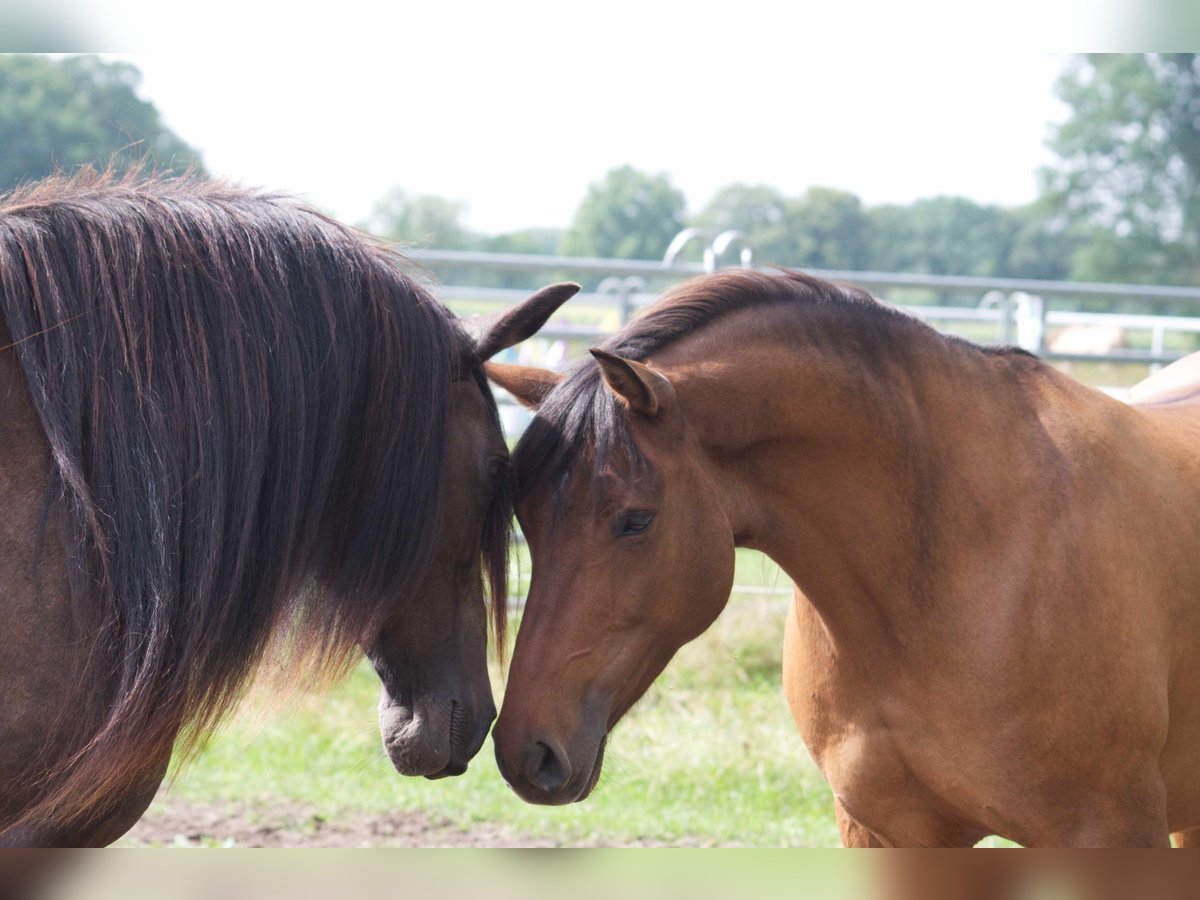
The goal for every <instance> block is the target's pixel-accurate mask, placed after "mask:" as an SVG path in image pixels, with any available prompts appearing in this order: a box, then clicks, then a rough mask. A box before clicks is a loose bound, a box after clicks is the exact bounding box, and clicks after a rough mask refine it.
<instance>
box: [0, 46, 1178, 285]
mask: <svg viewBox="0 0 1200 900" xmlns="http://www.w3.org/2000/svg"><path fill="white" fill-rule="evenodd" d="M139 79H140V75H139V73H138V71H137V69H136V68H135V67H133V66H131V65H129V64H128V63H106V62H103V61H101V60H99V59H97V58H95V57H67V58H64V59H60V60H51V59H48V58H46V57H37V56H15V55H13V56H0V146H2V147H4V148H5V153H4V154H3V155H2V156H0V190H3V189H7V188H8V187H10V186H12V185H14V184H16V183H19V182H21V181H25V180H29V179H33V178H38V177H41V176H43V175H45V174H48V173H49V172H50V171H53V170H54V169H55V168H64V169H70V168H73V167H74V166H76V165H78V164H80V163H85V162H97V163H99V164H102V165H104V164H109V163H112V164H115V165H118V166H120V165H127V164H130V163H132V162H135V161H139V160H143V161H148V162H149V163H150V164H152V165H156V166H157V167H159V168H167V169H174V170H180V169H183V168H187V167H191V168H193V169H197V170H200V171H203V168H202V164H201V162H200V156H199V154H198V153H197V152H196V151H195V150H193V149H192V148H191V147H189V146H187V144H186V143H184V142H183V141H182V140H180V139H179V138H178V137H177V136H176V135H174V134H172V133H171V132H170V131H169V130H168V129H166V128H165V127H164V126H163V124H162V122H161V119H160V117H159V114H158V112H157V110H156V109H155V108H154V106H153V105H152V104H150V103H148V102H146V101H144V100H141V99H140V98H138V96H137V93H136V89H137V86H138V83H139ZM1056 90H1057V92H1058V95H1059V96H1060V97H1061V98H1062V100H1063V101H1064V102H1065V104H1066V105H1067V107H1068V109H1069V110H1070V114H1069V116H1068V118H1067V119H1066V121H1064V122H1063V123H1062V124H1061V125H1058V126H1056V127H1054V128H1053V130H1052V134H1051V137H1050V147H1051V149H1052V150H1053V151H1054V153H1055V155H1056V157H1057V159H1056V161H1055V162H1054V163H1053V164H1052V165H1049V166H1047V167H1046V168H1045V169H1043V170H1042V171H1041V172H1040V173H1039V180H1040V196H1039V197H1038V199H1037V200H1036V201H1035V202H1034V203H1031V204H1028V205H1025V206H1020V207H1004V206H997V205H990V204H980V203H977V202H975V201H973V200H970V199H967V198H964V197H949V196H943V197H932V198H927V199H922V200H917V201H915V202H913V203H910V204H906V205H896V204H887V205H879V206H867V205H865V204H863V202H862V201H861V200H860V199H859V198H858V197H857V196H856V195H854V194H853V193H850V192H847V191H843V190H836V189H833V188H826V187H814V188H811V189H809V190H808V191H806V192H804V193H803V194H801V195H798V196H788V195H785V194H784V193H783V192H781V191H779V190H778V189H777V188H774V187H772V186H770V185H762V184H753V183H736V184H730V185H728V186H726V187H723V188H721V189H720V190H719V191H717V192H716V194H715V195H714V196H713V197H712V198H711V199H710V200H709V201H708V203H706V204H705V206H704V207H703V208H701V209H699V210H696V211H691V210H689V209H688V208H687V204H686V200H685V198H684V195H683V193H682V192H681V191H680V190H679V189H678V188H677V187H676V186H675V185H673V184H672V183H671V180H670V177H669V176H668V175H666V174H661V173H651V172H642V171H639V170H637V169H635V168H633V167H631V166H621V167H618V168H615V169H612V170H611V171H609V172H607V173H605V174H604V175H603V176H602V177H601V178H599V179H598V180H597V181H595V182H594V183H593V184H591V185H590V187H589V188H588V191H587V193H586V195H585V197H584V198H583V200H582V202H581V203H580V205H579V207H578V209H577V210H576V213H575V215H574V217H573V219H572V221H571V223H570V224H569V225H568V226H567V227H565V228H561V229H560V228H528V229H523V230H519V231H514V232H509V233H504V234H481V233H476V232H472V231H471V230H470V229H468V228H467V227H466V226H465V225H464V224H463V220H464V217H465V213H466V207H465V204H463V203H461V202H458V201H455V200H450V199H447V198H444V197H439V196H433V195H428V194H418V193H412V192H409V191H406V190H404V189H402V188H394V189H393V190H391V191H390V192H388V193H387V194H386V195H385V196H383V197H382V198H381V199H380V201H379V203H378V204H377V206H376V207H375V209H374V212H373V213H372V215H371V216H370V218H369V220H368V221H367V222H365V223H362V224H363V225H364V226H365V227H367V228H369V229H370V230H372V231H375V232H376V233H379V234H381V235H384V236H386V237H390V238H395V239H399V240H404V241H408V242H411V243H415V244H417V245H423V246H431V247H439V248H446V249H464V250H466V249H471V250H487V251H497V252H510V253H540V254H555V253H559V254H564V255H572V256H602V257H616V258H626V259H658V258H661V257H662V255H663V252H664V251H665V250H666V247H667V245H668V243H669V242H670V241H671V239H672V238H673V237H674V236H675V235H676V234H677V233H678V232H679V231H680V230H681V229H682V228H684V227H687V226H697V227H701V228H704V229H707V230H708V231H709V232H710V233H716V232H719V231H723V230H726V229H737V230H739V231H742V232H744V233H745V234H746V235H747V239H748V242H749V243H750V245H751V246H752V247H753V248H754V252H755V259H756V260H757V261H760V262H774V263H778V264H780V265H789V266H797V267H802V268H813V269H842V270H876V271H893V272H911V273H920V274H936V275H942V274H947V275H979V276H998V277H1017V278H1045V279H1070V280H1085V281H1123V282H1140V283H1157V284H1198V283H1200V60H1198V58H1197V55H1196V54H1144V55H1142V54H1137V55H1082V56H1077V57H1073V58H1071V59H1070V61H1069V62H1068V63H1067V65H1066V67H1065V69H1064V71H1063V73H1062V75H1061V76H1060V78H1059V80H1058V83H1057V85H1056ZM455 274H456V276H461V278H462V279H463V280H466V281H470V280H476V281H480V282H482V283H496V284H505V283H508V282H509V281H512V280H513V279H514V278H515V279H518V280H519V279H520V278H521V276H520V273H508V274H506V273H479V272H476V273H472V272H469V271H465V270H464V271H463V272H461V273H457V272H456V273H455ZM456 280H457V279H456Z"/></svg>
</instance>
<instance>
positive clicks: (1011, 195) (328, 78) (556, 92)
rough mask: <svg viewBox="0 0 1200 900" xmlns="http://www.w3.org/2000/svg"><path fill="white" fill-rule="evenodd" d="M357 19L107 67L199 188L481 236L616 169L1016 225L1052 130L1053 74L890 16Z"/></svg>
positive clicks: (747, 4) (524, 14) (790, 9)
mask: <svg viewBox="0 0 1200 900" xmlns="http://www.w3.org/2000/svg"><path fill="white" fill-rule="evenodd" d="M358 5H359V4H357V2H349V3H347V4H346V5H344V6H340V7H329V8H328V15H329V18H328V19H326V18H323V17H321V16H315V17H314V16H309V17H307V18H306V19H297V20H296V21H294V22H289V21H288V20H287V19H286V18H281V19H280V20H279V22H281V23H282V26H281V27H282V31H280V33H279V35H278V37H277V39H276V40H274V41H272V42H270V43H269V44H261V45H257V44H248V43H246V42H243V43H242V44H241V45H237V44H231V45H222V44H221V42H220V41H219V40H218V39H216V38H213V39H211V40H210V39H209V38H208V36H209V35H215V34H216V33H217V31H215V30H214V29H217V30H219V29H224V30H225V31H232V30H234V29H235V28H236V24H235V23H236V21H237V20H236V19H229V18H225V19H220V18H219V17H218V19H216V20H214V19H213V18H211V16H210V17H206V18H204V19H197V20H196V21H195V22H192V23H185V24H183V25H182V28H183V32H184V33H188V31H189V29H190V30H192V31H194V35H193V37H194V38H195V39H194V40H192V41H191V42H187V41H185V42H184V46H183V47H180V46H175V45H173V46H172V48H171V49H170V50H158V49H153V48H154V47H155V46H157V44H156V43H155V42H149V43H147V42H145V41H142V42H141V45H142V46H145V47H148V48H149V49H147V50H146V51H145V52H130V53H124V54H120V55H121V57H122V58H127V59H130V60H132V61H133V62H135V63H137V64H138V65H139V66H140V68H141V69H142V71H143V73H144V85H143V87H144V90H143V93H144V95H145V96H146V97H148V98H149V99H151V100H153V101H154V103H155V104H156V105H157V106H158V107H159V109H160V111H161V112H162V114H163V116H164V117H165V119H166V121H167V123H168V124H169V125H170V126H171V127H172V128H174V129H175V130H176V131H177V132H178V133H179V134H180V135H181V136H182V137H183V138H184V139H185V140H187V141H188V142H190V143H191V144H193V145H194V146H197V147H199V148H200V149H201V150H202V151H203V153H204V159H205V161H206V163H207V165H208V166H209V168H210V169H211V170H213V171H215V172H217V173H219V174H223V175H227V176H230V177H233V178H235V179H238V180H240V181H243V182H246V183H250V184H258V185H262V186H265V187H271V188H283V189H287V190H290V191H294V192H297V193H300V194H302V195H304V196H306V197H307V198H308V199H310V200H312V201H313V202H315V203H317V204H319V205H321V206H323V207H325V208H327V209H329V210H331V211H332V212H334V213H335V214H336V215H338V216H340V217H342V218H344V219H347V220H350V221H358V220H360V219H362V218H364V217H365V216H366V215H367V213H368V212H369V210H370V208H371V206H372V204H373V203H374V202H375V200H376V199H378V198H379V197H380V196H381V195H382V194H383V193H384V191H386V190H387V189H388V188H389V187H391V186H393V185H398V186H401V187H403V188H405V189H407V190H410V191H414V192H430V193H437V194H441V195H444V196H447V197H451V198H455V199H459V200H463V201H465V202H466V203H467V204H468V207H469V209H468V214H467V220H468V224H469V225H470V226H471V227H473V228H476V229H479V230H482V231H487V232H496V231H503V230H512V229H516V228H521V227H525V226H535V225H566V224H567V223H568V222H569V220H570V217H571V215H572V213H573V212H574V210H575V208H576V207H577V206H578V204H579V202H580V200H581V199H582V197H583V195H584V193H585V191H586V189H587V185H588V183H589V182H591V181H593V180H595V179H597V178H599V177H600V176H601V175H602V174H603V173H604V172H605V171H606V170H607V169H609V168H611V167H613V166H616V165H620V164H623V163H631V164H633V165H635V166H637V167H639V168H642V169H646V170H649V171H652V172H660V171H661V172H666V173H668V174H669V175H670V177H671V179H672V180H673V181H674V182H675V184H677V185H678V186H679V187H680V188H682V189H683V191H684V192H685V194H686V195H687V198H688V202H689V204H690V206H691V208H692V209H698V208H699V207H701V206H703V204H704V203H705V202H706V201H707V200H708V199H709V197H710V196H711V195H712V193H713V191H714V190H715V189H717V188H718V187H720V186H722V185H725V184H728V183H730V182H734V181H743V182H750V183H767V184H772V185H776V186H777V187H779V188H781V189H782V190H783V191H785V192H786V193H800V192H802V191H804V190H805V189H806V188H808V187H810V186H813V185H823V186H831V187H837V188H843V189H846V190H850V191H853V192H855V193H857V194H858V195H859V196H860V197H862V198H863V200H864V201H866V202H867V203H871V204H874V203H881V202H901V203H903V202H908V201H911V200H913V199H916V198H918V197H924V196H932V195H937V194H960V195H964V196H967V197H971V198H973V199H975V200H978V201H983V202H996V203H1003V204H1017V203H1022V202H1025V201H1028V200H1031V199H1033V197H1034V196H1035V194H1036V181H1035V174H1034V173H1035V170H1036V169H1037V167H1038V166H1039V165H1041V164H1043V163H1044V162H1046V161H1047V160H1048V159H1049V158H1050V155H1049V153H1048V151H1047V150H1046V148H1045V138H1046V134H1047V124H1048V123H1049V122H1050V121H1052V120H1058V119H1061V118H1062V117H1063V115H1064V112H1063V109H1062V107H1061V105H1060V104H1059V103H1058V102H1057V101H1056V100H1055V98H1054V96H1053V91H1052V86H1053V82H1054V79H1055V77H1056V75H1057V74H1058V72H1059V71H1060V70H1061V68H1062V63H1063V60H1062V57H1061V56H1055V55H1052V54H1051V53H1049V52H1047V50H1046V49H1045V48H1044V47H1036V46H1035V47H1034V48H1032V49H1028V48H1029V42H1025V44H1024V46H1025V47H1026V48H1027V49H1021V50H1018V51H1013V50H1002V49H996V48H995V46H996V45H995V44H991V45H984V49H973V48H972V49H963V41H961V40H959V41H952V40H949V39H948V37H949V36H952V34H953V30H954V28H955V27H957V26H958V25H959V24H961V23H957V22H956V21H954V20H952V19H951V20H945V19H943V20H942V21H941V26H942V27H943V28H947V29H949V31H948V32H947V33H946V34H947V39H945V40H943V39H942V38H941V37H939V35H938V34H937V33H933V34H930V33H925V32H923V31H922V32H921V33H920V34H917V35H914V34H912V32H913V27H912V23H911V22H908V23H905V22H901V21H899V20H897V18H896V17H897V16H898V15H900V13H898V12H897V11H896V10H895V8H894V7H898V6H902V4H893V5H892V7H888V6H884V5H876V7H874V8H875V9H876V10H877V11H878V12H879V15H870V14H867V13H869V12H870V9H871V8H872V7H871V5H870V4H867V6H865V7H864V6H862V5H861V4H860V5H859V6H858V7H851V9H857V10H858V11H859V12H860V13H863V14H862V15H861V17H860V18H857V19H849V20H845V21H840V22H839V23H838V24H839V25H840V27H841V31H840V32H839V35H840V39H839V40H838V41H837V42H836V43H831V42H830V40H827V39H826V36H827V35H828V34H830V33H831V32H829V30H828V28H826V27H825V26H826V25H828V23H825V24H823V23H822V21H821V20H820V19H819V18H814V16H820V15H828V13H827V11H820V10H818V11H817V12H814V10H815V9H817V5H816V4H802V3H796V4H784V3H778V2H776V3H759V2H757V0H744V2H742V3H730V4H722V5H720V6H716V5H713V6H711V7H709V6H707V5H705V4H701V3H692V4H670V3H664V4H659V5H656V4H653V3H650V2H649V0H647V2H646V3H643V4H640V5H639V4H636V3H627V2H623V0H622V2H615V0H614V2H610V3H607V4H586V3H585V4H573V3H557V4H550V3H545V4H543V3H532V2H530V3H517V4H498V3H494V4H489V5H480V6H475V5H473V4H466V5H459V4H448V3H443V4H422V6H421V7H420V8H419V9H412V8H407V4H397V5H396V6H395V7H393V8H391V9H389V10H382V9H379V8H374V9H373V10H372V11H371V12H369V13H368V12H367V11H366V8H363V9H357V7H358ZM220 6H224V12H225V13H228V12H230V10H231V9H236V7H232V6H231V5H230V4H229V3H217V4H216V5H215V6H214V7H213V9H212V10H210V12H215V11H216V8H217V7H220ZM821 6H824V4H822V5H821ZM958 6H972V4H959V5H958ZM952 8H958V7H951V6H947V9H952ZM889 9H891V11H890V12H886V11H887V10H889ZM845 11H846V10H845V9H843V12H845ZM335 12H338V13H339V15H337V16H335V15H334V13H335ZM960 15H961V14H960ZM995 21H996V23H997V27H998V28H1002V27H1004V21H1007V20H1003V21H1002V20H1000V19H996V20H995ZM348 23H349V24H348ZM987 24H988V21H987V20H986V19H984V20H982V21H981V20H979V19H978V18H977V19H976V20H975V23H974V27H975V28H976V29H980V28H986V27H987ZM1010 25H1011V23H1010ZM351 26H352V30H351V32H349V33H350V34H352V35H353V36H356V37H357V38H359V40H358V41H355V42H352V43H350V44H346V42H345V41H344V40H342V39H344V38H345V37H346V34H347V31H346V29H347V28H348V27H351ZM893 28H895V29H897V30H896V32H895V34H896V38H897V39H896V40H894V41H893V40H891V39H890V38H889V34H890V33H891V31H890V30H891V29H893ZM323 29H328V30H329V32H328V36H329V37H330V41H328V42H323V41H322V37H324V36H326V31H323ZM335 32H336V33H335ZM856 33H861V35H862V40H861V41H857V40H854V39H853V37H854V35H855V34H856ZM968 37H969V36H968ZM132 43H134V44H137V43H138V39H137V38H136V37H134V38H133V39H132ZM334 44H337V45H338V46H343V47H344V46H350V47H351V48H352V49H335V48H334V46H333V45H334ZM950 46H955V47H957V48H958V49H955V50H947V49H946V48H947V47H950ZM200 47H202V48H203V49H200Z"/></svg>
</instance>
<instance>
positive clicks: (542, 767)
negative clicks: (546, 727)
mask: <svg viewBox="0 0 1200 900" xmlns="http://www.w3.org/2000/svg"><path fill="white" fill-rule="evenodd" d="M525 777H526V778H527V779H529V783H530V784H532V785H533V786H534V787H536V788H537V789H538V790H540V791H543V792H544V793H546V794H556V793H558V792H559V791H561V790H562V789H563V787H565V786H566V783H567V779H568V778H570V777H571V768H570V766H569V765H568V764H567V761H566V759H564V758H563V755H562V753H560V752H559V751H557V750H555V749H554V748H553V747H551V746H550V745H549V744H546V743H544V742H542V741H538V742H537V743H536V744H534V745H533V746H532V747H530V748H529V749H528V750H526V751H525Z"/></svg>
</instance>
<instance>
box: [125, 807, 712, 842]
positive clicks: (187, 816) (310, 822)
mask: <svg viewBox="0 0 1200 900" xmlns="http://www.w3.org/2000/svg"><path fill="white" fill-rule="evenodd" d="M119 846H125V847H151V846H152V847H164V846H166V847H172V846H173V847H562V846H571V847H663V846H675V847H681V846H682V847H704V846H714V844H713V843H712V842H711V841H705V840H704V839H701V838H686V839H684V840H681V841H676V842H672V843H671V844H670V845H667V844H664V843H662V842H660V841H653V840H643V839H638V840H633V841H626V842H620V843H612V842H603V841H595V840H585V841H580V842H571V843H569V844H564V843H560V842H556V841H554V840H551V839H548V838H536V837H530V836H528V835H522V834H519V833H517V832H515V831H513V830H512V829H510V828H507V827H505V826H504V825H501V824H497V823H494V822H483V823H479V824H476V825H472V826H470V827H469V828H462V827H460V826H458V825H455V824H454V823H452V822H449V821H447V820H439V819H436V818H434V817H431V816H429V815H426V814H425V813H423V812H419V811H415V810H400V811H396V812H390V813H386V814H384V815H371V816H368V815H364V814H361V813H357V814H353V815H346V816H339V817H337V818H336V819H333V818H328V819H327V818H325V817H323V816H321V815H319V814H316V813H314V812H313V811H311V810H306V809H303V808H300V807H295V806H279V807H272V808H270V809H261V810H260V809H254V810H247V809H241V808H238V807H233V806H218V805H211V806H208V805H200V804H194V803H183V802H179V801H173V802H169V803H166V804H162V803H159V804H156V805H155V807H154V809H153V810H151V811H150V812H148V813H147V814H146V815H145V816H144V817H143V818H142V820H141V821H140V822H138V824H137V825H136V826H134V828H133V830H132V831H130V832H129V833H128V834H126V835H125V837H123V838H122V839H121V841H120V843H119Z"/></svg>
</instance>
